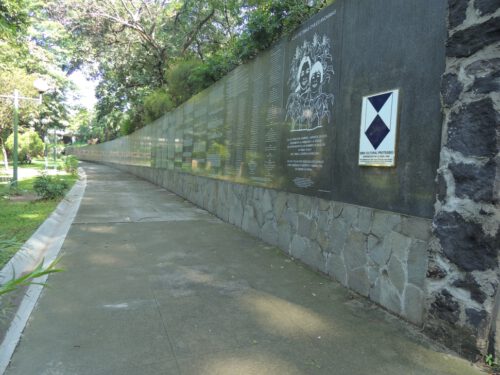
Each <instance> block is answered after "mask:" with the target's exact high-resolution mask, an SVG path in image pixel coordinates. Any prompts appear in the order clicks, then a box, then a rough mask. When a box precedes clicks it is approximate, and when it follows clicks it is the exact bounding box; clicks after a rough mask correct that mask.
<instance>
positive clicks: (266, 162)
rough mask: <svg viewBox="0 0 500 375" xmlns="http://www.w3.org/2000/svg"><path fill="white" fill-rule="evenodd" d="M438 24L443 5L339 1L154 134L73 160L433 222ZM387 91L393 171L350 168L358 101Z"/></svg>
mask: <svg viewBox="0 0 500 375" xmlns="http://www.w3.org/2000/svg"><path fill="white" fill-rule="evenodd" d="M445 12H446V2H445V1H443V0H439V1H436V0H421V1H418V2H413V3H412V5H411V6H410V5H408V3H407V2H403V1H400V0H360V1H356V2H353V1H345V0H338V1H336V2H335V3H334V4H332V5H331V6H329V7H327V8H325V9H324V10H323V11H322V12H320V13H318V14H317V15H316V16H314V17H313V18H311V19H310V20H309V21H308V22H306V23H304V24H303V25H302V26H301V27H300V28H299V29H297V30H296V31H295V32H294V33H293V34H291V35H289V36H287V37H285V38H283V39H282V40H281V41H280V42H278V43H276V44H275V45H274V46H272V47H271V48H269V49H268V50H267V51H264V52H262V53H260V54H259V55H258V56H257V57H256V58H255V59H254V60H253V61H252V62H250V63H248V64H245V65H242V66H240V67H238V68H236V69H234V70H233V71H232V72H230V73H229V74H228V75H227V76H226V77H224V78H222V79H221V80H220V81H219V82H217V83H215V84H214V85H212V87H210V88H208V89H207V90H205V91H203V92H201V93H199V94H198V95H196V96H195V97H193V98H191V99H190V100H188V101H187V102H186V103H184V104H183V105H182V106H180V107H179V108H177V109H175V110H174V111H172V112H170V113H167V114H166V115H165V116H164V117H162V118H161V119H159V120H157V121H155V122H154V123H153V124H150V125H149V126H147V127H145V128H143V129H141V130H139V131H137V132H135V133H134V134H132V135H130V136H127V137H122V138H120V139H118V140H115V141H113V142H109V143H105V144H102V145H98V146H95V147H90V148H88V149H86V150H81V151H80V152H81V153H82V154H83V153H85V155H88V157H89V158H92V159H98V160H104V161H108V160H111V161H113V162H117V163H127V164H131V165H147V166H152V167H155V168H166V169H170V170H172V169H174V170H177V171H182V172H186V173H193V174H199V175H204V176H210V177H214V178H221V179H224V180H229V181H234V182H238V183H244V184H252V185H258V186H263V187H268V188H275V189H280V190H287V191H290V192H295V193H299V194H306V195H312V196H318V197H322V198H326V199H333V200H336V201H341V202H348V203H353V204H359V205H362V206H368V207H374V208H379V209H385V210H390V211H396V212H401V213H405V214H411V215H415V216H424V217H432V214H433V203H434V195H435V186H434V178H435V175H436V169H437V166H438V161H439V150H440V141H441V139H440V138H441V137H440V135H441V114H440V98H439V92H440V76H441V74H442V73H443V71H444V61H445V44H444V41H445V37H446V25H445V19H446V17H445V15H446V14H445ZM394 89H399V125H398V131H399V134H398V136H397V137H396V165H395V167H386V168H382V167H365V166H359V165H358V160H359V158H358V156H359V155H358V154H359V141H360V140H359V137H360V121H361V103H362V99H363V97H364V96H373V95H374V94H377V93H384V92H386V91H389V90H394ZM384 100H387V97H384V95H383V94H382V95H378V96H374V97H373V99H372V105H373V108H375V110H377V111H378V110H382V108H383V104H384ZM366 132H367V133H366V134H367V136H368V138H369V140H370V142H371V143H372V145H373V146H374V147H375V148H376V147H378V145H379V144H380V142H382V141H383V139H384V137H386V135H387V129H386V125H385V124H384V121H383V120H379V119H376V120H375V121H374V122H373V123H372V124H370V127H368V128H367V129H366Z"/></svg>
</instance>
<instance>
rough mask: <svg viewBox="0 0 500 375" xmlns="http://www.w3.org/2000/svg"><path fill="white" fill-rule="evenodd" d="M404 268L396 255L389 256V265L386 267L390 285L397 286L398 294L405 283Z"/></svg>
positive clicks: (401, 291)
mask: <svg viewBox="0 0 500 375" xmlns="http://www.w3.org/2000/svg"><path fill="white" fill-rule="evenodd" d="M404 268H405V267H404V266H403V264H402V263H401V261H400V260H399V259H398V258H397V257H395V256H394V255H393V256H391V259H390V260H389V265H388V267H387V272H388V276H389V279H390V280H391V283H392V285H394V286H395V287H396V288H397V290H398V292H399V293H400V294H401V293H403V290H404V287H405V285H406V274H405V270H404Z"/></svg>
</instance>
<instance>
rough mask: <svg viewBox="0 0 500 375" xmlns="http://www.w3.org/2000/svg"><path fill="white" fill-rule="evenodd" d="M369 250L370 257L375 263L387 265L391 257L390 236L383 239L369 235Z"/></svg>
mask: <svg viewBox="0 0 500 375" xmlns="http://www.w3.org/2000/svg"><path fill="white" fill-rule="evenodd" d="M367 250H368V254H369V255H370V259H371V260H372V261H373V262H374V263H375V264H377V265H378V266H384V265H386V264H387V262H388V261H389V258H390V257H391V246H390V241H389V236H386V237H385V238H384V239H383V240H382V239H380V238H377V237H375V236H374V235H369V236H368V240H367Z"/></svg>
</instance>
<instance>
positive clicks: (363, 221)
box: [358, 207, 373, 234]
mask: <svg viewBox="0 0 500 375" xmlns="http://www.w3.org/2000/svg"><path fill="white" fill-rule="evenodd" d="M372 217H373V210H372V209H371V208H366V207H360V208H359V215H358V229H359V230H360V231H361V232H363V233H365V234H368V233H370V228H371V226H372Z"/></svg>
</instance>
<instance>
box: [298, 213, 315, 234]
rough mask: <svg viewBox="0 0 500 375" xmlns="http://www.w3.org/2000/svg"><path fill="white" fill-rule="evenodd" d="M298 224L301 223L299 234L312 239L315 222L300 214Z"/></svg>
mask: <svg viewBox="0 0 500 375" xmlns="http://www.w3.org/2000/svg"><path fill="white" fill-rule="evenodd" d="M298 222H299V226H298V234H299V235H301V236H302V237H307V238H310V237H311V226H312V223H313V221H312V220H311V219H310V218H309V217H307V216H305V215H304V214H302V213H299V216H298Z"/></svg>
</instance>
